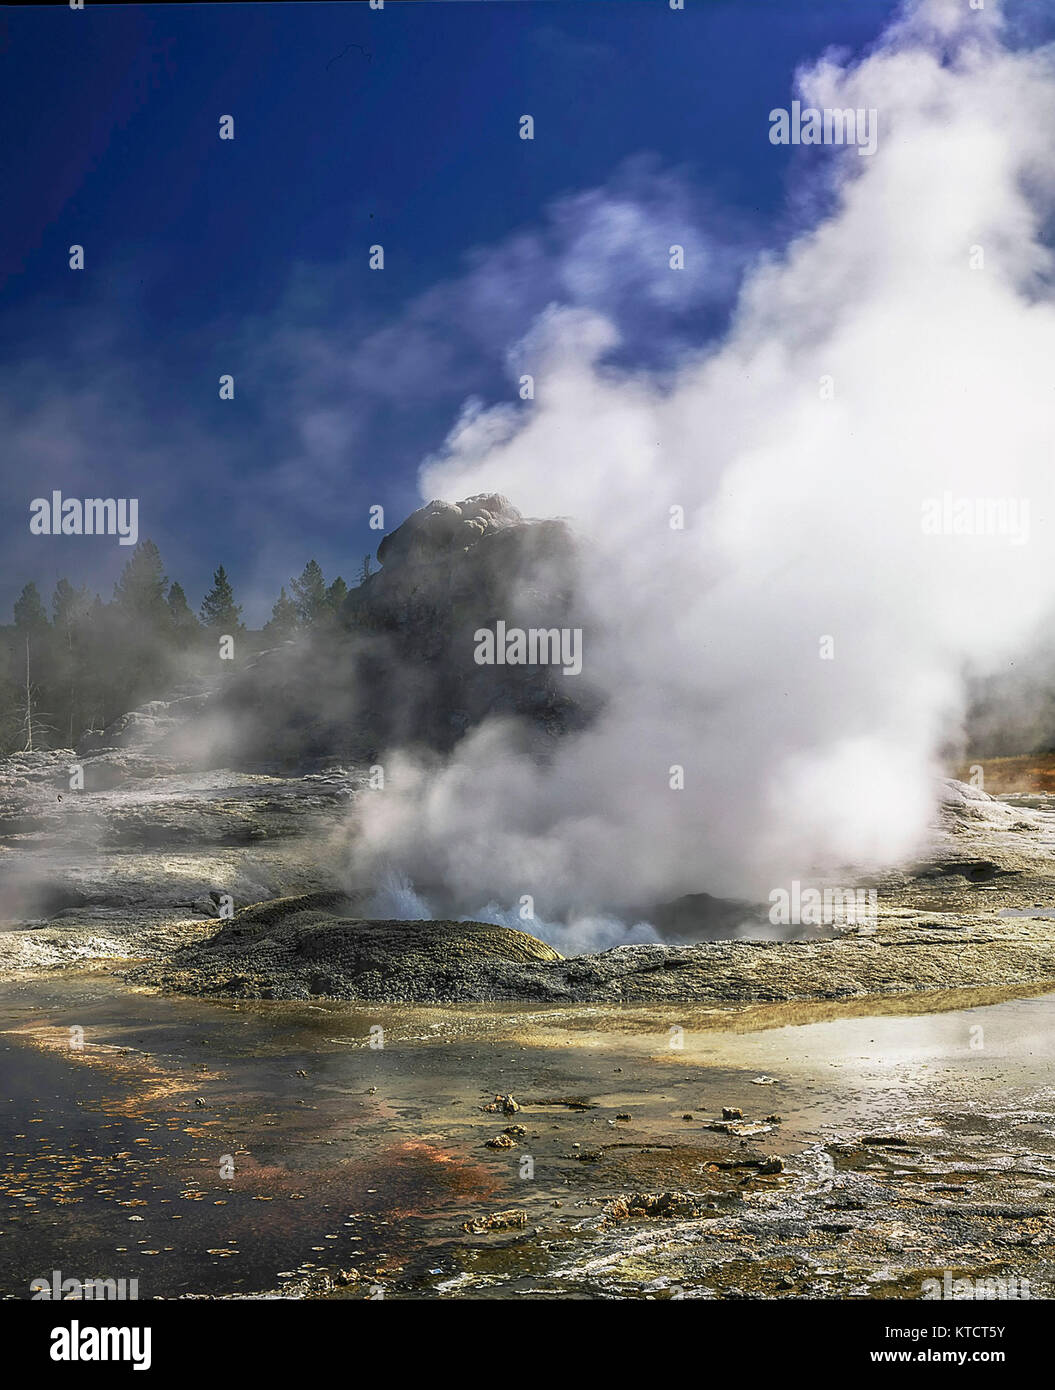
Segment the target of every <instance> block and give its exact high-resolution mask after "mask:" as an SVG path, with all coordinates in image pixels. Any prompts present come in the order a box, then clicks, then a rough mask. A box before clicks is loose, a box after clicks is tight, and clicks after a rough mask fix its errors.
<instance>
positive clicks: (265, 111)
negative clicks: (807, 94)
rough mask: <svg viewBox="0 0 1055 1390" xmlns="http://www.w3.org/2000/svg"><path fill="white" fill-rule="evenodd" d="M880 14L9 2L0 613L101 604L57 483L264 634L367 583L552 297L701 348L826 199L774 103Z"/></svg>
mask: <svg viewBox="0 0 1055 1390" xmlns="http://www.w3.org/2000/svg"><path fill="white" fill-rule="evenodd" d="M895 8H896V7H895V5H894V4H893V3H888V0H853V3H852V4H850V3H847V0H728V3H726V2H725V0H686V9H685V10H684V11H683V12H672V11H670V10H669V7H668V6H667V4H666V3H665V2H664V0H489V2H488V0H481V2H480V3H476V2H474V0H461V2H460V3H459V2H458V0H451V2H450V3H443V2H441V0H437V2H436V3H413V2H411V3H391V0H390V3H388V4H387V5H386V6H385V8H384V10H383V11H371V10H370V9H369V8H368V7H367V6H366V5H365V4H357V5H341V4H319V5H312V4H304V3H299V4H290V5H282V4H269V5H249V4H246V5H239V4H231V5H215V6H213V5H194V6H180V5H157V6H152V7H149V8H147V7H139V6H115V7H105V6H93V5H91V4H89V5H88V6H87V7H86V9H85V10H84V11H83V12H73V11H70V10H68V9H67V8H65V7H63V6H49V7H47V8H41V9H31V8H23V9H8V10H5V11H3V12H2V13H0V105H2V109H3V122H4V131H5V138H4V140H3V142H2V147H0V164H2V166H3V167H2V175H0V176H2V185H3V188H4V189H5V192H6V195H7V196H6V197H5V199H4V204H5V207H4V217H3V231H2V233H0V277H2V279H0V438H2V439H3V442H4V448H3V455H2V458H3V462H2V465H0V466H2V469H3V476H4V493H5V497H6V500H7V505H6V506H5V508H4V527H5V533H6V534H5V536H4V551H5V555H6V563H5V564H4V566H3V570H2V575H0V581H2V582H0V613H3V615H4V619H5V620H7V615H8V614H9V605H10V603H11V601H12V600H13V598H14V597H15V596H16V595H17V593H18V591H19V589H20V588H21V586H22V585H23V584H24V583H25V582H26V581H27V580H28V579H34V580H36V581H37V583H38V584H39V585H40V586H41V587H42V589H43V590H45V591H46V593H47V594H50V591H51V588H52V587H53V585H54V582H55V580H56V578H57V577H58V576H59V575H61V574H66V575H68V576H69V577H70V578H71V579H72V580H73V581H74V582H75V583H77V582H81V581H85V582H88V583H90V584H91V585H92V586H93V587H97V588H99V589H100V590H101V592H102V593H103V595H104V597H108V596H109V593H110V586H111V584H112V582H113V580H114V578H116V576H117V574H118V573H119V571H120V569H121V566H122V565H123V563H124V562H125V560H126V559H127V557H128V551H127V549H125V548H123V547H120V546H118V545H117V543H116V541H115V540H113V539H109V538H87V537H84V538H81V537H31V536H30V534H29V530H28V519H29V503H30V501H31V500H32V499H33V498H34V497H36V496H40V495H47V494H49V493H50V492H51V491H52V489H55V488H58V489H60V490H61V491H63V492H64V494H66V495H67V496H79V497H85V496H107V495H109V496H119V497H138V498H139V500H140V533H141V535H142V536H146V535H149V536H151V537H153V539H155V540H156V541H157V542H158V544H159V545H160V547H161V551H162V555H163V558H164V560H165V562H166V568H167V571H168V573H169V575H170V576H171V577H173V578H178V579H180V581H181V582H182V583H183V585H184V587H185V588H186V589H187V592H188V596H189V597H190V599H191V602H192V603H193V604H195V605H196V604H197V603H198V602H199V601H200V598H201V595H202V593H203V591H204V589H205V587H207V584H208V582H209V578H210V576H211V572H212V570H213V569H214V568H215V566H216V565H217V564H219V563H220V562H223V564H224V565H225V566H226V567H227V570H228V572H229V573H230V574H231V576H232V578H233V580H234V583H235V587H236V592H237V593H238V595H239V597H240V598H242V599H243V601H244V602H245V603H246V607H247V616H248V617H249V618H250V620H252V621H254V622H260V621H263V620H264V619H265V618H266V616H267V614H268V612H269V609H270V604H271V602H272V601H273V599H274V597H275V595H276V594H277V591H278V587H279V584H280V583H283V582H285V581H286V580H288V577H289V575H290V574H292V573H297V572H299V571H300V569H301V568H302V567H303V565H304V563H305V561H306V560H307V559H309V558H310V557H312V556H314V557H315V558H317V559H318V560H319V562H320V563H321V564H322V565H323V568H324V570H325V572H326V574H327V577H328V578H332V577H333V576H334V575H335V574H336V573H338V572H341V573H343V574H344V576H345V578H346V579H347V580H349V581H352V580H353V579H354V576H355V574H356V573H357V571H358V568H359V565H360V564H361V561H362V557H363V555H364V554H365V553H366V552H367V551H372V550H373V549H375V548H376V544H377V541H378V539H379V536H378V535H377V533H376V532H371V531H370V530H368V528H367V517H368V509H369V507H370V506H371V505H374V504H377V503H380V504H381V505H383V506H384V508H385V511H386V519H387V521H388V523H389V525H390V526H391V525H395V524H398V522H399V521H400V520H402V518H403V516H404V515H405V514H406V513H407V511H409V510H410V509H411V508H412V507H413V506H415V505H417V503H418V493H417V486H416V474H417V470H418V467H419V465H420V463H421V461H422V460H423V458H425V457H426V456H427V455H428V454H429V453H430V452H431V451H434V450H436V449H437V448H438V447H439V446H440V445H441V444H442V442H443V439H444V437H445V436H446V434H447V433H448V431H449V430H450V428H451V426H452V425H453V423H454V422H455V420H456V419H457V418H458V415H459V412H460V411H461V410H462V409H463V407H464V406H465V403H466V402H467V401H472V400H477V401H481V402H483V403H487V404H489V403H491V402H494V401H499V400H503V399H508V400H514V399H515V398H516V386H515V381H516V373H515V372H513V370H512V369H511V367H510V364H509V359H508V353H509V350H510V348H511V347H512V346H513V345H514V344H515V343H516V342H517V341H518V340H519V339H520V338H522V337H523V335H524V334H525V333H526V332H527V331H528V330H529V329H530V327H531V324H532V322H533V321H534V320H535V319H536V318H537V316H538V315H539V313H541V312H542V311H543V310H544V309H545V308H546V306H547V305H548V304H551V303H562V304H565V303H566V304H573V305H581V306H583V307H588V308H599V309H602V310H603V311H604V312H605V313H607V314H609V315H610V316H611V317H612V318H613V319H614V320H615V321H616V322H617V323H618V324H619V326H620V327H621V328H622V330H623V334H624V346H623V348H622V349H621V350H620V355H621V358H622V360H623V361H624V362H630V363H640V364H642V365H647V366H650V367H657V366H658V367H662V365H663V363H664V362H665V361H667V360H672V359H673V358H674V357H675V356H676V355H677V354H678V353H679V352H681V351H683V350H684V349H685V348H686V347H697V346H699V345H701V344H703V343H705V342H706V341H707V340H708V338H710V337H712V336H713V335H714V334H715V333H717V332H719V331H720V330H721V327H722V325H723V323H724V321H725V319H726V317H727V315H728V313H729V310H730V308H731V305H732V303H733V299H734V296H735V292H736V287H737V283H738V280H739V276H740V273H741V271H742V269H743V266H744V265H745V263H746V262H747V260H748V259H749V258H750V257H751V256H753V255H754V254H756V253H757V252H758V251H759V250H761V249H763V248H765V247H768V246H779V245H781V244H783V242H784V241H785V240H786V239H787V236H788V235H789V233H790V231H791V230H793V229H794V227H795V226H796V225H797V224H799V223H800V222H801V221H803V220H804V219H808V218H809V217H810V216H812V215H814V214H815V211H816V208H815V205H813V204H812V203H811V202H810V201H808V200H806V199H804V197H803V194H802V187H803V186H804V185H803V184H802V182H801V181H800V179H799V178H798V177H797V173H796V171H801V167H802V161H803V160H804V159H805V158H807V157H808V153H809V152H806V151H802V150H792V149H781V148H775V147H773V146H772V145H771V144H770V143H769V140H768V131H769V126H768V113H769V111H770V109H771V108H772V107H774V106H786V105H788V104H789V102H790V100H791V97H792V90H791V88H792V79H793V74H794V70H795V68H796V66H797V65H799V64H800V63H803V62H807V61H811V60H813V59H815V58H816V57H817V56H819V55H820V54H821V53H822V52H823V51H824V50H825V49H826V48H829V47H831V46H835V47H837V48H849V49H853V50H860V49H862V48H865V47H867V46H868V44H869V43H870V42H871V41H872V40H873V39H874V38H875V37H876V36H877V35H878V34H879V32H880V31H881V29H882V28H883V26H884V24H885V22H886V21H887V19H888V18H889V17H890V15H891V14H892V13H893V12H894V10H895ZM525 112H527V113H530V114H532V115H533V116H534V118H535V124H536V133H535V139H534V141H531V142H528V141H522V140H520V139H519V138H518V133H517V123H518V120H519V118H520V116H521V115H522V114H523V113H525ZM225 114H231V115H233V117H234V120H235V139H234V140H233V141H229V142H228V141H221V140H220V139H219V138H218V129H219V118H220V116H221V115H225ZM809 186H813V185H809ZM673 242H678V243H681V244H684V245H685V246H686V251H687V257H688V266H687V273H686V275H685V276H684V277H682V278H681V279H679V280H678V282H677V284H678V289H677V297H676V298H675V297H674V296H673V295H672V293H671V291H670V288H669V286H670V284H671V280H670V277H669V276H668V275H665V274H660V271H661V270H663V271H665V269H666V254H667V247H668V246H669V244H671V243H673ZM74 243H79V244H82V245H83V246H84V248H85V257H86V268H85V270H84V271H83V272H73V271H71V270H70V269H69V268H68V264H67V261H68V247H69V246H70V245H71V244H74ZM373 243H380V244H382V245H383V246H384V248H385V269H384V270H383V271H371V270H370V268H369V265H368V248H369V247H370V246H371V244H373ZM225 372H230V373H232V374H233V375H234V377H235V383H236V384H235V399H234V400H233V401H229V402H227V401H221V400H220V399H219V397H218V378H219V376H220V375H221V374H222V373H225ZM513 500H514V501H515V500H516V499H515V498H514V499H513Z"/></svg>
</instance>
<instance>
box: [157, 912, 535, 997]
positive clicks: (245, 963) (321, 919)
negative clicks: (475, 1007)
mask: <svg viewBox="0 0 1055 1390" xmlns="http://www.w3.org/2000/svg"><path fill="white" fill-rule="evenodd" d="M351 906H352V905H351V904H350V902H349V900H348V899H347V898H345V897H344V895H343V894H340V893H335V892H323V893H308V894H304V895H301V896H298V897H292V898H281V899H278V900H277V901H275V902H270V903H264V904H262V905H260V906H257V907H250V908H246V909H244V910H243V911H242V912H239V913H237V914H236V915H235V917H234V918H232V919H231V921H230V922H229V923H228V924H227V925H226V926H224V927H223V928H222V929H221V930H220V931H218V932H217V933H216V935H215V936H213V937H211V938H210V939H209V940H208V941H206V942H204V943H202V944H196V945H193V946H190V947H187V948H186V949H184V950H182V951H179V952H177V953H176V955H175V956H174V957H173V959H172V961H171V962H170V963H169V965H168V966H166V967H163V968H154V967H151V968H149V969H147V970H144V971H140V972H136V977H137V978H140V979H149V980H151V982H154V983H158V984H162V985H168V986H170V987H176V988H187V987H188V985H190V987H192V988H193V991H194V992H195V993H214V992H215V993H222V994H235V995H239V996H243V997H251V998H264V999H303V998H306V997H308V996H310V995H325V996H328V997H331V998H339V999H385V1000H389V1001H396V1002H402V1001H407V1002H409V1001H426V1002H431V1001H440V1000H447V999H452V998H458V999H473V998H481V999H486V998H495V997H499V998H505V997H512V996H513V995H514V994H515V993H516V988H515V983H514V982H515V981H517V980H519V979H520V978H521V975H522V972H523V971H524V970H525V969H527V968H529V967H531V966H532V965H546V964H550V963H553V962H559V961H560V960H561V959H562V957H561V956H560V955H559V954H558V953H557V952H556V951H555V950H553V948H552V947H551V946H547V945H546V944H545V942H543V941H539V940H537V938H535V937H533V936H528V935H527V933H526V932H520V931H514V930H512V929H511V928H509V927H498V926H493V925H491V924H490V923H488V922H448V921H429V922H396V921H379V920H369V919H362V918H356V917H351V916H347V915H344V914H346V913H347V912H348V911H349V910H350V909H351ZM195 986H196V987H195Z"/></svg>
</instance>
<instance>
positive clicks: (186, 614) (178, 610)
mask: <svg viewBox="0 0 1055 1390" xmlns="http://www.w3.org/2000/svg"><path fill="white" fill-rule="evenodd" d="M166 602H167V603H168V610H169V616H170V618H171V620H172V632H173V636H174V637H175V639H176V645H177V646H178V647H180V648H181V649H183V648H186V647H187V646H189V644H190V642H191V641H192V640H193V639H194V637H195V636H196V635H197V633H198V631H199V624H198V619H197V618H196V617H195V616H194V614H193V612H192V611H191V607H190V604H189V603H188V602H187V595H186V594H185V593H184V592H183V585H182V584H178V583H176V582H173V584H172V586H171V588H170V589H169V595H168V599H167V600H166Z"/></svg>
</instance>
